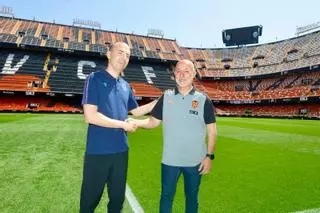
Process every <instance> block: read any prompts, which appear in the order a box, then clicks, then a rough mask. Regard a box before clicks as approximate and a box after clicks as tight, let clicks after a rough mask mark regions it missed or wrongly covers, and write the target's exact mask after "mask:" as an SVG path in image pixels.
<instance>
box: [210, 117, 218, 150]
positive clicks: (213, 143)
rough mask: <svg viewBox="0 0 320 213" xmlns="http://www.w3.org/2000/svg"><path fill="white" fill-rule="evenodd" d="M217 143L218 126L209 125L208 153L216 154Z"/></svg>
mask: <svg viewBox="0 0 320 213" xmlns="http://www.w3.org/2000/svg"><path fill="white" fill-rule="evenodd" d="M216 142H217V128H216V124H215V123H214V124H209V125H208V153H214V151H215V148H216Z"/></svg>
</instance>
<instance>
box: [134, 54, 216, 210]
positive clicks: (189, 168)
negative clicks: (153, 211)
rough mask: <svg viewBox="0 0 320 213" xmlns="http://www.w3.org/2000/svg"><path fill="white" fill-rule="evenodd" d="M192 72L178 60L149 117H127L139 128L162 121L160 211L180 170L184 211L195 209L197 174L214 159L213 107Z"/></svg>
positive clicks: (165, 207) (186, 62) (165, 206)
mask: <svg viewBox="0 0 320 213" xmlns="http://www.w3.org/2000/svg"><path fill="white" fill-rule="evenodd" d="M195 75H196V71H195V69H194V65H193V63H192V62H191V61H189V60H181V61H179V62H178V63H177V65H176V67H175V71H174V76H175V80H176V88H175V89H172V90H167V91H165V92H164V94H163V95H162V96H161V97H160V99H159V100H158V102H157V104H156V105H155V107H154V108H153V110H152V112H151V115H152V116H151V117H149V118H148V119H144V120H135V119H132V120H130V123H135V124H137V125H138V126H139V127H143V128H154V127H156V126H158V125H159V124H160V123H161V121H162V122H163V154H162V165H161V199H160V213H171V212H172V203H173V199H174V195H175V192H176V186H177V182H178V179H179V177H180V175H181V174H182V175H183V176H184V191H185V197H186V199H185V203H186V207H185V212H186V213H197V212H198V192H199V187H200V182H201V176H202V175H204V174H207V173H208V172H209V171H210V169H211V160H213V159H214V154H213V152H214V149H215V143H216V134H217V133H216V131H217V130H216V123H215V122H216V119H215V113H214V107H213V105H212V102H211V100H210V99H209V98H208V97H207V95H205V94H203V93H202V92H199V91H197V90H195V88H194V87H193V85H192V83H193V79H194V77H195ZM206 135H208V144H207V145H206V143H205V139H206Z"/></svg>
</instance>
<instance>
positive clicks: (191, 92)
mask: <svg viewBox="0 0 320 213" xmlns="http://www.w3.org/2000/svg"><path fill="white" fill-rule="evenodd" d="M195 91H196V89H195V88H194V86H192V90H190V92H189V95H194V93H195ZM174 94H175V95H177V94H179V89H178V87H175V88H174Z"/></svg>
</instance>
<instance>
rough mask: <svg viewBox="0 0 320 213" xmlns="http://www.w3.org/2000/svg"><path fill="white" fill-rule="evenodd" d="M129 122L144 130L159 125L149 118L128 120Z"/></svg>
mask: <svg viewBox="0 0 320 213" xmlns="http://www.w3.org/2000/svg"><path fill="white" fill-rule="evenodd" d="M129 122H134V123H135V124H136V125H137V126H138V127H140V128H145V129H152V128H155V127H157V126H158V125H159V122H157V121H155V120H154V119H152V118H151V117H149V118H146V119H132V118H131V119H129Z"/></svg>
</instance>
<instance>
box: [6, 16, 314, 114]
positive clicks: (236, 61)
mask: <svg viewBox="0 0 320 213" xmlns="http://www.w3.org/2000/svg"><path fill="white" fill-rule="evenodd" d="M0 24H1V28H0V49H1V52H0V98H1V99H0V100H1V101H0V110H1V111H8V110H9V111H10V110H11V111H52V112H81V106H80V100H81V95H82V89H83V84H84V80H85V79H86V76H87V75H89V74H90V73H91V72H92V71H94V70H95V69H105V66H106V58H105V53H106V51H107V49H108V47H109V46H110V45H111V44H112V43H114V42H116V41H123V42H126V43H127V44H128V45H129V46H130V48H131V53H132V57H131V59H130V64H129V65H128V67H127V69H126V70H125V75H124V78H125V79H126V80H127V81H128V82H129V83H130V85H131V87H132V89H133V91H134V93H135V96H136V97H137V100H139V102H142V103H145V102H148V100H150V99H154V98H157V97H159V96H160V95H161V94H162V91H163V90H164V89H167V88H172V87H174V85H175V82H174V79H173V77H172V70H173V67H174V64H175V63H176V62H177V60H179V59H183V58H186V59H190V60H192V61H193V62H194V64H195V67H196V70H197V79H195V86H196V87H197V88H198V89H199V90H201V91H203V92H205V93H207V94H208V96H209V97H210V98H211V99H212V101H213V102H214V104H215V105H216V106H217V114H218V115H236V116H279V117H282V116H286V117H303V118H306V117H308V118H320V115H319V113H320V107H319V102H320V31H316V32H313V33H309V34H306V35H303V36H300V37H295V38H291V39H287V40H283V41H277V42H272V43H268V44H261V45H254V46H245V47H237V48H215V49H209V48H187V47H181V46H179V45H178V43H177V42H176V40H171V39H165V38H154V37H148V36H142V35H135V34H128V33H119V32H112V31H105V30H100V29H88V28H83V27H76V26H67V25H61V24H55V23H46V22H39V21H31V20H24V19H18V18H8V17H1V16H0Z"/></svg>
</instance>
